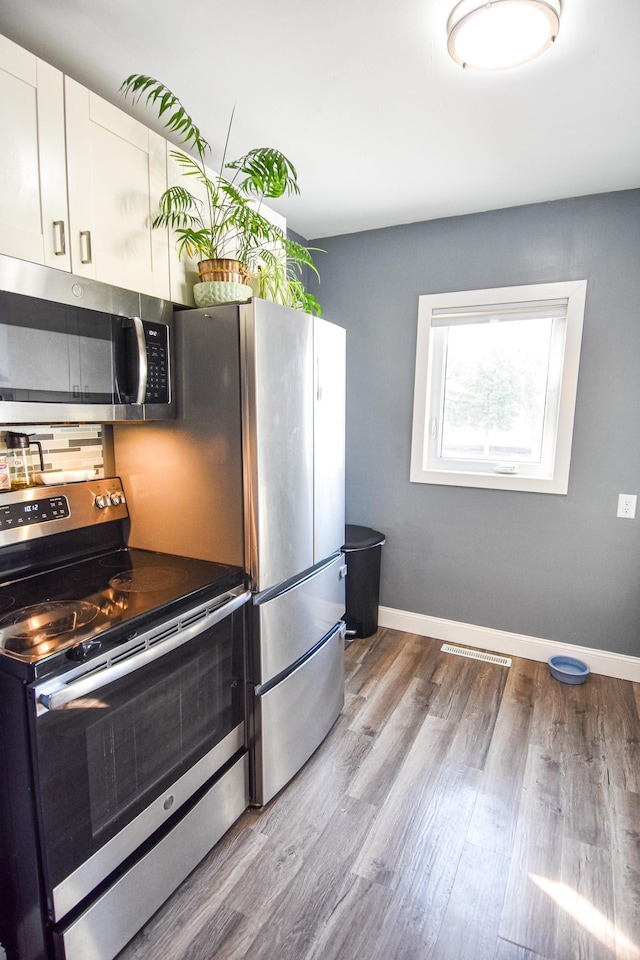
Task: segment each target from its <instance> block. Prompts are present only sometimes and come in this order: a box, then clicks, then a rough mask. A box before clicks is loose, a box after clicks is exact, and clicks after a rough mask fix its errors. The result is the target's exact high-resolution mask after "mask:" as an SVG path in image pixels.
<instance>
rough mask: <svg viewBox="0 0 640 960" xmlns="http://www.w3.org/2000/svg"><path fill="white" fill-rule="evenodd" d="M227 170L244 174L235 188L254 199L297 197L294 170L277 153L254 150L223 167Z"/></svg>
mask: <svg viewBox="0 0 640 960" xmlns="http://www.w3.org/2000/svg"><path fill="white" fill-rule="evenodd" d="M227 167H229V168H230V169H231V170H238V171H239V172H240V173H244V174H245V178H244V179H243V180H241V181H240V183H239V184H238V186H239V187H240V189H241V190H245V191H246V192H247V193H249V194H252V195H253V196H255V197H259V198H260V199H262V197H268V198H270V199H273V198H275V197H281V196H283V194H285V193H286V194H287V196H289V195H290V194H292V193H295V194H299V193H300V188H299V186H298V174H297V172H296V168H295V167H294V165H293V164H292V163H291V161H290V160H288V159H287V158H286V157H285V155H284V154H283V153H281V152H280V151H279V150H274V149H273V148H272V147H256V148H255V149H253V150H249V152H248V153H245V155H244V156H243V157H240V158H239V159H238V160H232V161H230V162H229V163H228V164H227Z"/></svg>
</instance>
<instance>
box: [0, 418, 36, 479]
mask: <svg viewBox="0 0 640 960" xmlns="http://www.w3.org/2000/svg"><path fill="white" fill-rule="evenodd" d="M4 440H5V443H6V445H7V463H8V466H9V480H10V482H11V489H12V490H24V489H25V488H27V487H35V485H36V472H37V470H38V468H39V469H40V470H41V471H43V472H44V459H43V456H42V444H41V443H40V441H39V440H32V439H31V437H30V435H29V434H27V433H14V432H13V431H11V430H7V432H6V434H5V438H4ZM31 446H34V447H37V448H38V453H39V464H38V466H37V467H35V468H34V466H33V462H32V459H31V450H30V449H29V447H31Z"/></svg>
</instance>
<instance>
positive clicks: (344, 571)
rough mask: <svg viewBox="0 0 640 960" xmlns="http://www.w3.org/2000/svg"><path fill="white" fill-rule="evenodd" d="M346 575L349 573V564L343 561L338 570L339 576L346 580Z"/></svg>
mask: <svg viewBox="0 0 640 960" xmlns="http://www.w3.org/2000/svg"><path fill="white" fill-rule="evenodd" d="M346 575H347V565H346V563H343V565H342V566H341V567H340V569H339V570H338V577H339V578H340V580H344V578H345V577H346Z"/></svg>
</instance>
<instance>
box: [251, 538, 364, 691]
mask: <svg viewBox="0 0 640 960" xmlns="http://www.w3.org/2000/svg"><path fill="white" fill-rule="evenodd" d="M345 572H346V567H345V563H344V556H343V555H342V554H340V555H339V556H337V557H334V558H333V560H330V561H329V562H328V563H327V564H325V565H324V566H322V567H320V568H319V569H318V570H317V571H316V572H315V573H314V574H312V575H311V576H309V577H306V578H304V579H302V580H300V581H298V582H297V583H296V584H295V585H294V586H292V587H290V588H289V589H288V590H285V591H284V592H283V593H279V594H277V595H276V596H272V597H271V599H270V600H266V601H262V600H261V599H260V597H258V598H257V599H256V602H255V607H254V616H255V617H256V619H257V623H256V624H255V626H256V629H255V631H254V640H253V656H252V660H251V664H250V668H249V669H250V678H249V679H250V680H251V681H252V682H253V683H256V684H260V683H262V684H264V683H268V682H269V680H272V679H273V678H274V677H277V676H278V674H280V673H282V671H283V670H286V669H287V668H288V667H290V666H291V665H292V664H293V663H295V662H296V660H299V659H300V657H303V656H304V655H305V653H307V651H308V650H311V648H312V647H313V646H315V645H316V643H318V641H319V640H321V639H322V637H324V636H326V635H327V634H328V633H329V631H330V630H331V628H332V627H333V625H334V624H335V623H336V622H337V621H338V620H340V618H341V617H342V615H343V614H344V611H345V581H344V576H345Z"/></svg>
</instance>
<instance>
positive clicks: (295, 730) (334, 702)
mask: <svg viewBox="0 0 640 960" xmlns="http://www.w3.org/2000/svg"><path fill="white" fill-rule="evenodd" d="M254 704H255V705H254V715H253V716H254V725H255V730H254V769H253V775H252V780H253V784H252V801H253V802H254V803H257V804H260V805H262V804H265V803H268V802H269V800H271V798H272V797H274V796H275V794H276V793H278V791H279V790H281V789H282V787H284V786H285V784H286V783H288V782H289V780H290V779H291V778H292V777H293V776H295V774H296V773H297V772H298V770H299V769H300V768H301V767H302V766H303V765H304V764H305V763H306V761H307V760H308V759H309V757H310V756H311V754H312V753H313V752H314V751H315V750H316V749H317V748H318V747H319V746H320V744H321V743H322V741H323V740H324V738H325V737H326V735H327V734H328V733H329V730H330V729H331V727H332V726H333V724H334V723H335V721H336V720H337V718H338V716H339V714H340V711H341V710H342V706H343V704H344V624H343V623H340V624H336V626H335V627H334V629H333V631H332V632H331V633H330V634H329V636H328V637H327V638H326V639H325V640H324V642H323V643H322V644H321V645H320V646H319V647H318V648H317V649H316V650H314V652H313V653H312V655H311V656H310V657H309V658H308V659H307V660H304V661H303V662H302V663H301V664H300V665H298V666H297V667H296V669H295V670H293V671H292V672H291V673H289V674H287V675H286V676H285V678H284V679H283V680H280V681H279V682H278V683H276V684H275V685H274V686H272V687H271V688H270V689H267V690H266V692H262V693H261V692H260V688H258V689H257V691H256V696H255V698H254Z"/></svg>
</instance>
